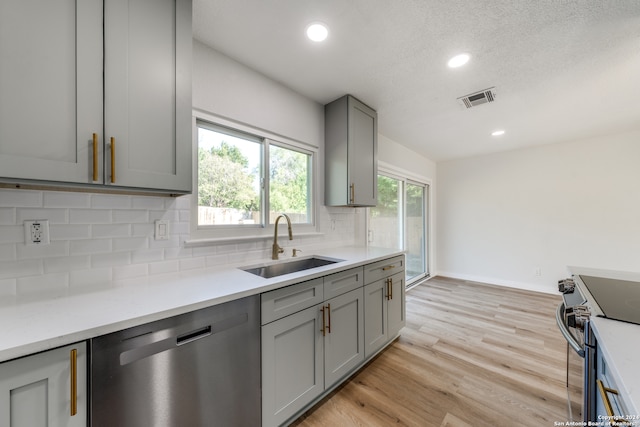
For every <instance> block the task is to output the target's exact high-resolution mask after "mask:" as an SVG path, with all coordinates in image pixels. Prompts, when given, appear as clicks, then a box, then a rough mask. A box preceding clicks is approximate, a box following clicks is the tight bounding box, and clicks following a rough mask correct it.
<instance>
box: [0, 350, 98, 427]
mask: <svg viewBox="0 0 640 427" xmlns="http://www.w3.org/2000/svg"><path fill="white" fill-rule="evenodd" d="M86 386H87V350H86V343H85V342H80V343H77V344H73V345H69V346H65V347H61V348H57V349H54V350H49V351H45V352H43V353H38V354H35V355H32V356H27V357H23V358H21V359H16V360H11V361H8V362H4V363H1V364H0V426H3V427H45V426H46V427H81V426H86V425H87V387H86Z"/></svg>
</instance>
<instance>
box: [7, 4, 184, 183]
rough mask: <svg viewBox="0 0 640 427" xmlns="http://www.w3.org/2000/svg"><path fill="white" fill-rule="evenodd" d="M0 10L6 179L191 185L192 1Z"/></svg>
mask: <svg viewBox="0 0 640 427" xmlns="http://www.w3.org/2000/svg"><path fill="white" fill-rule="evenodd" d="M0 10H1V13H0V28H2V35H3V37H0V93H1V94H2V96H0V181H3V182H10V183H22V184H38V185H41V184H44V185H55V186H61V185H64V186H85V187H86V186H90V187H96V186H98V187H100V188H104V187H105V186H111V187H119V188H120V189H124V188H127V189H129V188H132V189H150V190H159V191H162V192H169V193H188V192H191V185H192V176H191V162H192V159H191V145H192V140H191V126H192V117H191V107H192V105H191V63H192V61H191V50H192V34H191V20H192V17H191V15H192V13H191V0H162V1H158V0H136V1H127V0H83V1H77V2H76V1H69V0H61V1H55V2H52V1H49V0H33V1H29V2H24V1H20V0H9V1H3V3H2V7H1V8H0ZM34 11H37V13H35V12H34Z"/></svg>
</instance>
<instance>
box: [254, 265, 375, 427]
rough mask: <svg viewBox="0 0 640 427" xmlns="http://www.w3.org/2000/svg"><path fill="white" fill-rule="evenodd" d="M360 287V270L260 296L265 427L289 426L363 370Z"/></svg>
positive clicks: (263, 417)
mask: <svg viewBox="0 0 640 427" xmlns="http://www.w3.org/2000/svg"><path fill="white" fill-rule="evenodd" d="M362 284H363V269H362V267H360V268H355V269H350V270H346V271H343V272H340V273H335V274H332V275H329V276H326V277H324V278H318V279H314V280H310V281H307V282H303V283H299V284H296V285H291V286H287V287H285V288H281V289H277V290H274V291H271V292H267V293H264V294H262V296H261V299H262V322H263V326H262V425H263V426H278V425H281V424H283V423H285V422H286V421H287V420H289V419H291V418H292V417H294V416H295V415H297V414H298V413H300V411H302V410H303V409H304V408H306V407H307V406H309V405H310V404H312V403H313V402H314V401H315V400H316V399H317V398H319V397H320V396H321V395H322V394H323V393H324V392H325V391H327V390H329V389H330V388H331V387H333V386H334V385H335V384H336V383H337V382H338V381H339V380H340V379H342V378H344V377H345V376H346V375H348V374H349V373H350V372H352V371H353V370H354V369H356V368H357V367H358V366H360V365H361V364H362V362H363V361H364V310H363V308H364V295H363V293H362ZM318 300H319V303H318Z"/></svg>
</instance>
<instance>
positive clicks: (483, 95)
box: [458, 87, 496, 108]
mask: <svg viewBox="0 0 640 427" xmlns="http://www.w3.org/2000/svg"><path fill="white" fill-rule="evenodd" d="M495 100H496V88H495V87H490V88H489V89H484V90H481V91H479V92H474V93H471V94H469V95H465V96H463V97H460V98H458V101H460V103H461V104H462V105H463V106H465V107H467V108H471V107H477V106H478V105H482V104H486V103H487V102H493V101H495Z"/></svg>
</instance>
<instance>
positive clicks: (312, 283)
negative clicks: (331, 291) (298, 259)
mask: <svg viewBox="0 0 640 427" xmlns="http://www.w3.org/2000/svg"><path fill="white" fill-rule="evenodd" d="M260 299H261V306H262V324H263V325H265V324H267V323H269V322H273V321H274V320H277V319H280V318H282V317H284V316H288V315H290V314H293V313H296V312H298V311H300V310H304V309H305V308H308V307H311V306H313V305H316V304H320V303H321V302H322V301H324V294H323V281H322V277H320V278H317V279H313V280H309V281H308V282H302V283H297V284H295V285H291V286H287V287H284V288H280V289H276V290H274V291H270V292H265V293H263V294H262V295H260Z"/></svg>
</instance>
